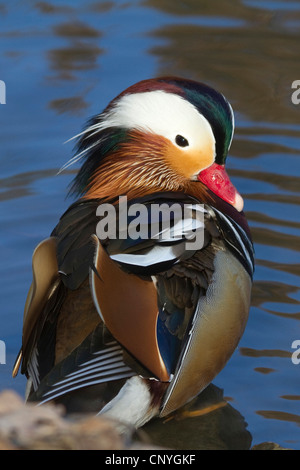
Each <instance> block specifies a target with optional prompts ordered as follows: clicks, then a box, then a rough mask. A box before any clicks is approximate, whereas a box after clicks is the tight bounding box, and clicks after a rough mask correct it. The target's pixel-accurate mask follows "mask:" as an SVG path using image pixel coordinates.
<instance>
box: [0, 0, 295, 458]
mask: <svg viewBox="0 0 300 470" xmlns="http://www.w3.org/2000/svg"><path fill="white" fill-rule="evenodd" d="M0 40H1V51H2V54H1V56H0V79H1V80H3V81H4V82H5V83H6V104H5V105H2V104H1V105H0V139H1V140H0V142H1V153H0V161H1V175H0V220H1V234H0V244H1V265H0V279H1V294H0V302H1V307H0V308H1V310H0V312H1V323H0V339H1V340H3V341H5V344H6V364H0V389H4V388H14V389H15V390H16V391H18V392H19V393H22V394H23V393H24V378H23V377H22V376H18V377H17V378H16V379H15V380H12V379H11V369H12V365H13V362H14V359H15V356H16V354H17V352H18V349H19V347H20V339H21V324H22V315H23V306H24V301H25V298H26V294H27V290H28V287H29V284H30V282H31V254H32V251H33V249H34V247H35V246H36V244H37V243H38V242H39V241H40V240H42V239H43V238H45V237H47V236H48V234H49V233H50V231H51V230H52V228H53V226H54V225H55V224H56V222H57V220H58V217H59V216H60V214H61V213H62V212H63V211H64V209H65V208H66V207H67V206H68V205H69V204H70V203H71V201H70V200H67V199H66V198H65V195H66V188H67V185H68V184H69V182H70V181H71V179H72V177H73V175H74V171H75V168H74V169H73V170H71V171H66V172H64V173H61V174H59V175H58V176H57V175H56V173H57V171H58V169H59V168H60V167H61V166H62V165H63V164H64V163H65V162H66V161H67V160H68V159H69V158H70V157H71V154H72V144H71V143H66V144H65V145H64V144H63V143H64V142H65V141H66V140H68V139H69V138H70V137H72V136H73V135H75V134H76V133H78V132H79V131H80V130H81V129H82V126H83V124H84V122H85V121H86V120H87V119H88V118H89V117H90V116H92V115H94V114H96V113H98V112H100V111H101V110H102V109H103V108H104V106H105V105H106V104H107V103H108V102H109V101H110V99H112V98H113V97H114V96H115V95H116V94H118V93H119V92H120V91H122V90H123V89H124V88H126V87H127V86H129V85H131V84H133V83H135V82H137V81H139V80H141V79H144V78H148V77H153V76H159V75H165V74H168V75H178V76H185V77H188V78H193V79H196V80H199V81H204V82H206V83H208V84H210V85H212V86H214V87H216V88H217V89H219V90H220V91H221V92H222V93H223V94H224V95H225V96H226V97H227V98H228V99H229V101H230V102H231V103H232V106H233V108H234V111H235V119H236V132H235V138H234V141H233V145H232V148H231V153H230V157H229V158H228V163H227V168H228V172H229V173H230V175H231V177H232V180H233V182H234V184H235V185H236V186H237V187H238V189H239V191H240V192H241V193H242V195H243V197H244V200H245V212H246V215H247V217H248V220H249V224H250V227H251V230H252V234H253V238H254V242H255V250H256V272H255V282H254V287H253V295H252V307H251V311H250V317H249V322H248V325H247V328H246V331H245V334H244V336H243V338H242V340H241V342H240V345H239V347H238V348H237V350H236V352H235V354H234V355H233V357H232V358H231V360H230V361H229V363H228V364H227V366H226V367H225V369H224V370H223V371H222V372H221V373H220V374H219V376H218V377H217V378H216V379H215V380H214V385H213V386H211V387H210V388H209V389H208V390H207V391H206V394H205V395H203V396H202V397H201V398H199V400H197V401H196V402H195V403H192V404H191V407H190V409H189V411H191V410H192V411H195V410H199V409H201V408H202V407H204V406H206V405H207V403H220V402H223V400H224V399H225V400H226V401H227V403H228V404H227V405H226V406H222V407H220V408H218V409H216V410H215V411H212V412H211V413H209V414H208V415H205V416H199V411H198V413H196V415H197V416H195V413H194V414H192V415H191V414H190V415H189V416H190V417H186V415H181V416H179V415H176V416H175V417H173V419H172V420H169V421H167V422H164V423H161V422H157V421H154V422H153V423H150V425H148V426H147V427H146V429H145V430H146V431H147V433H148V434H149V435H150V437H151V438H152V439H153V441H154V442H158V443H160V444H163V445H172V446H176V447H177V448H249V447H250V446H251V445H253V444H258V443H260V442H263V441H275V442H277V443H278V444H280V445H282V446H284V447H289V448H294V449H300V433H299V423H300V393H299V373H300V364H299V365H297V364H294V363H293V362H292V360H291V354H292V352H293V351H294V350H293V349H292V343H293V341H294V340H297V339H299V340H300V331H299V321H300V313H299V310H300V309H299V274H300V268H299V249H300V245H299V229H300V220H299V204H300V196H299V181H300V175H299V168H300V164H299V158H300V137H299V131H300V104H294V103H293V102H292V99H291V97H292V93H293V92H294V91H295V90H294V89H292V83H293V82H294V80H297V79H298V80H300V71H299V44H300V1H284V2H283V1H268V0H264V1H255V0H244V1H242V0H231V1H230V2H228V1H225V0H215V1H214V2H205V1H199V0H185V1H176V2H174V1H173V0H147V1H142V0H140V1H138V0H136V1H122V0H116V1H98V2H97V1H95V0H94V1H92V0H91V1H86V2H80V1H74V0H73V1H72V2H71V1H67V0H65V1H55V0H49V1H45V2H42V1H41V2H39V1H33V0H32V1H30V0H23V1H10V2H1V1H0ZM299 97H300V94H299ZM0 101H1V100H0ZM299 358H300V354H299Z"/></svg>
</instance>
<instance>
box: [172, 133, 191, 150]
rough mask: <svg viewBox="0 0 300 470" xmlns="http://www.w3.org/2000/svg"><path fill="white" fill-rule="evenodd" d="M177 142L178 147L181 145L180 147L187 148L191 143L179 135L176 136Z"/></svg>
mask: <svg viewBox="0 0 300 470" xmlns="http://www.w3.org/2000/svg"><path fill="white" fill-rule="evenodd" d="M175 142H176V144H177V145H179V147H187V146H188V145H189V141H188V140H187V139H186V138H185V137H183V136H182V135H179V134H178V135H177V136H176V138H175Z"/></svg>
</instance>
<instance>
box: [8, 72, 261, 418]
mask: <svg viewBox="0 0 300 470" xmlns="http://www.w3.org/2000/svg"><path fill="white" fill-rule="evenodd" d="M233 130H234V117H233V112H232V108H231V106H230V104H229V102H228V101H227V100H226V99H225V97H224V96H223V95H222V94H221V93H219V92H217V91H215V90H214V89H212V88H211V87H209V86H207V85H205V84H203V83H198V82H195V81H192V80H187V79H181V78H176V77H164V78H157V79H149V80H143V81H141V82H139V83H137V84H135V85H133V86H131V87H129V88H128V89H126V90H125V91H124V92H122V93H121V94H120V95H118V96H117V97H116V98H115V99H113V100H112V101H111V103H110V104H109V105H108V106H107V107H106V108H105V109H104V111H103V112H102V113H101V114H99V115H97V116H95V117H94V118H93V119H92V120H91V121H89V122H88V124H87V126H86V127H85V129H84V130H83V132H81V133H80V134H78V135H77V136H75V137H76V138H77V150H76V154H75V156H74V157H73V158H72V159H71V160H70V161H69V162H68V163H67V164H66V165H65V167H67V166H68V165H70V164H73V163H75V162H77V161H79V160H81V161H82V166H81V168H80V169H79V171H78V173H77V175H76V177H75V179H74V180H73V182H72V187H71V192H72V193H73V194H76V196H77V199H76V202H75V203H73V204H72V205H71V206H70V207H69V209H68V210H67V211H66V212H65V213H64V214H63V215H62V217H61V218H60V220H59V222H58V224H57V226H56V227H55V229H54V230H53V232H52V233H51V236H50V237H49V238H47V239H45V240H44V241H42V242H41V243H40V244H39V245H38V246H37V248H36V249H35V251H34V253H33V261H32V268H33V282H32V285H31V287H30V290H29V293H28V297H27V300H26V304H25V310H24V321H23V333H22V347H21V351H20V353H19V355H18V357H17V360H16V363H15V367H14V371H13V375H14V376H15V375H16V374H17V371H18V369H19V367H21V372H22V373H23V374H25V375H26V377H27V379H28V380H27V387H26V399H27V400H28V401H32V402H38V403H39V404H43V403H47V402H50V401H52V402H55V403H62V404H63V405H64V406H65V408H66V410H67V412H69V413H71V412H80V411H89V412H94V413H96V414H104V415H106V416H108V417H112V418H116V419H117V420H119V421H120V422H123V423H127V424H130V425H132V426H135V427H139V426H142V425H143V424H144V423H146V422H147V421H149V420H150V419H151V418H153V417H154V416H159V417H164V416H167V415H169V414H170V413H172V412H173V411H174V410H178V409H179V408H180V407H182V406H183V405H184V404H186V403H188V402H189V401H191V400H192V399H193V398H194V397H196V396H197V395H198V394H199V393H200V392H201V391H203V390H204V389H205V388H206V387H207V385H208V384H209V383H211V381H212V380H213V379H214V378H215V377H216V375H217V374H218V373H219V372H220V371H221V370H222V369H223V367H224V366H225V364H226V363H227V361H228V360H229V358H230V357H231V355H232V354H233V352H234V350H235V349H236V347H237V345H238V343H239V340H240V338H241V336H242V334H243V332H244V329H245V325H246V322H247V318H248V312H249V304H250V293H251V286H252V276H253V270H254V257H253V245H252V241H251V235H250V232H249V227H248V224H247V221H246V218H245V215H244V213H243V199H242V197H241V196H240V194H239V193H238V192H237V190H236V189H235V187H234V186H233V184H232V183H231V181H230V179H229V176H228V174H227V173H226V170H225V160H226V157H227V153H228V150H229V148H230V145H231V141H232V136H233ZM65 167H63V168H65ZM154 209H155V210H154ZM175 209H176V210H175ZM168 224H169V225H168Z"/></svg>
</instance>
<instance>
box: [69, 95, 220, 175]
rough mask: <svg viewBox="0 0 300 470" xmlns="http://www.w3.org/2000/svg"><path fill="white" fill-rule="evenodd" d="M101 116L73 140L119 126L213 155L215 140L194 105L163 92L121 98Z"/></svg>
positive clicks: (179, 146) (189, 149)
mask: <svg viewBox="0 0 300 470" xmlns="http://www.w3.org/2000/svg"><path fill="white" fill-rule="evenodd" d="M102 117H104V118H103V119H101V121H100V122H98V123H95V124H93V125H92V126H90V127H89V128H87V129H85V131H83V132H81V133H80V134H78V135H77V136H74V137H73V138H77V137H79V136H84V135H89V136H93V135H94V136H95V137H96V136H97V133H98V132H100V131H102V130H104V129H107V128H109V127H122V128H125V129H136V130H140V131H144V132H151V133H153V134H157V135H160V136H163V137H165V138H167V139H168V140H169V141H170V142H172V143H173V144H174V145H175V146H176V147H178V148H180V149H182V150H183V151H186V152H189V151H201V149H202V148H203V147H205V148H206V149H207V148H209V147H210V148H211V153H212V155H215V138H214V135H213V132H212V128H211V126H210V124H209V122H208V121H207V119H205V117H204V116H203V115H202V114H200V113H199V112H198V111H197V109H196V108H195V106H193V105H192V104H191V103H190V102H189V101H187V100H185V99H184V98H182V97H181V96H179V95H176V94H173V93H167V92H165V91H163V90H154V91H148V92H142V93H133V94H128V95H124V96H122V97H121V98H120V99H119V100H118V101H116V103H115V104H114V105H113V107H112V108H111V109H110V110H109V111H108V112H107V113H106V114H104V115H102ZM178 136H179V137H178ZM181 137H183V139H184V140H183V139H182V138H181ZM93 145H95V144H93ZM88 150H89V149H85V150H83V152H82V153H80V154H77V155H75V157H73V158H72V159H71V160H70V161H69V162H68V163H67V164H66V165H65V166H64V167H63V168H62V170H63V169H65V168H67V167H68V166H69V165H71V164H72V163H75V162H76V161H78V160H79V159H80V158H81V157H82V156H83V155H82V154H84V153H86V152H87V151H88Z"/></svg>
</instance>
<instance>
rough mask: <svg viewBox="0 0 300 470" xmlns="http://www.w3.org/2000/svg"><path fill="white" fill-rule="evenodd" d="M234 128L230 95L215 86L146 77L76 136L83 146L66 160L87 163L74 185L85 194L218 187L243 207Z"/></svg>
mask: <svg viewBox="0 0 300 470" xmlns="http://www.w3.org/2000/svg"><path fill="white" fill-rule="evenodd" d="M233 131H234V117H233V112H232V108H231V106H230V104H229V102H228V101H227V100H226V99H225V98H224V96H223V95H222V94H221V93H219V92H217V91H215V90H214V89H212V88H210V87H209V86H207V85H204V84H202V83H198V82H195V81H192V80H185V79H180V78H158V79H149V80H144V81H141V82H139V83H137V84H135V85H133V86H131V87H129V88H128V89H127V90H125V91H124V92H122V93H121V94H120V95H119V96H117V97H116V98H115V99H114V100H113V101H112V102H111V103H110V104H109V105H108V107H107V108H106V109H105V110H104V111H103V113H101V114H100V115H98V116H96V117H95V118H94V119H92V120H91V121H90V122H89V125H88V126H87V128H86V129H85V130H84V131H83V132H82V133H81V134H79V135H77V136H75V137H79V143H78V151H77V153H76V155H75V157H73V159H72V160H70V162H68V164H67V165H66V166H68V165H69V164H71V163H73V162H74V161H78V160H79V159H84V164H83V165H82V167H81V170H80V171H79V173H78V175H77V177H76V179H75V181H74V184H73V187H72V191H73V192H75V193H77V194H79V195H83V197H84V198H86V199H91V198H110V197H112V196H117V195H121V194H126V195H127V196H128V197H129V198H130V197H139V196H143V195H145V194H148V193H151V192H156V191H162V190H167V191H168V190H171V191H178V190H179V191H184V192H188V193H190V194H191V193H193V194H195V195H197V196H198V197H199V196H201V198H202V199H204V200H209V194H211V193H212V194H213V197H215V196H217V197H219V198H221V199H223V200H224V201H226V202H227V203H229V204H230V205H232V206H233V207H234V208H235V209H236V210H237V211H241V210H242V209H243V199H242V197H241V196H240V194H239V193H238V192H237V190H236V188H235V187H234V185H233V184H232V183H231V181H230V179H229V176H228V174H227V173H226V170H225V161H226V157H227V154H228V150H229V148H230V145H231V141H232V137H233ZM195 183H196V184H195Z"/></svg>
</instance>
